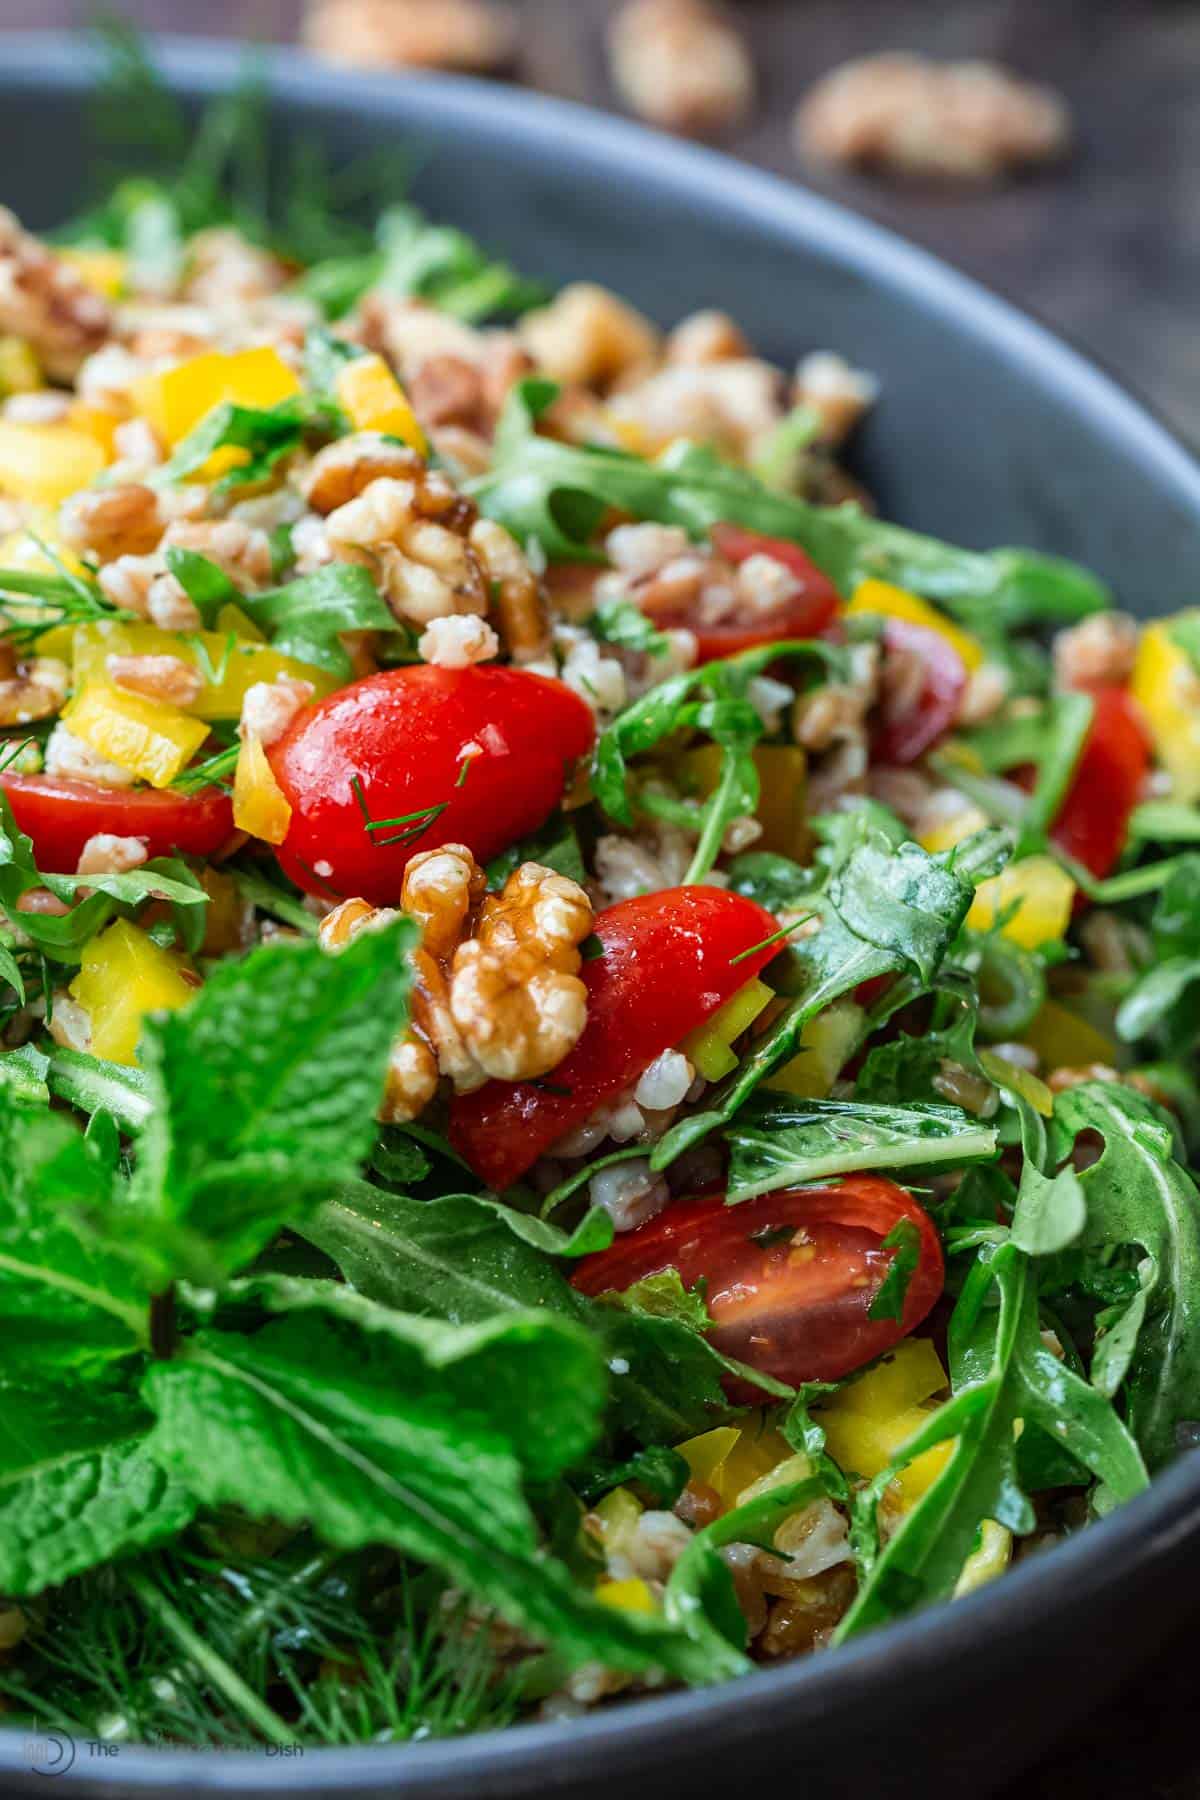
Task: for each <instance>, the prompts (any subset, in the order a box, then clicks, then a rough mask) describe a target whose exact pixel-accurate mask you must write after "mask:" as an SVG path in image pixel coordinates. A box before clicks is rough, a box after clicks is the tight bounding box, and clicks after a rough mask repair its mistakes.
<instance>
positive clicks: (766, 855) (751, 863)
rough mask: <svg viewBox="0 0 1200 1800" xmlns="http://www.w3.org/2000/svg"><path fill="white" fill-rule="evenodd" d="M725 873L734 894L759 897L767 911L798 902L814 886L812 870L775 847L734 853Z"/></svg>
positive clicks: (752, 898)
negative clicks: (738, 853) (776, 850)
mask: <svg viewBox="0 0 1200 1800" xmlns="http://www.w3.org/2000/svg"><path fill="white" fill-rule="evenodd" d="M725 873H726V874H727V876H728V877H729V886H730V888H731V889H732V890H733V892H734V893H735V894H744V895H745V896H746V898H747V900H757V901H758V904H759V905H760V906H765V907H766V909H767V911H768V912H773V913H778V912H782V911H783V909H784V908H785V907H790V906H794V905H796V904H797V903H798V902H799V901H800V900H801V899H802V897H803V896H804V895H805V894H806V893H808V891H809V890H810V889H811V887H812V879H813V878H812V872H811V870H809V869H804V868H801V866H800V864H799V863H798V862H793V861H792V859H791V857H790V856H780V855H778V854H777V853H776V852H775V851H773V850H746V851H743V853H742V855H741V856H735V857H734V859H733V861H732V862H731V863H730V864H729V866H728V868H727V869H726V871H725Z"/></svg>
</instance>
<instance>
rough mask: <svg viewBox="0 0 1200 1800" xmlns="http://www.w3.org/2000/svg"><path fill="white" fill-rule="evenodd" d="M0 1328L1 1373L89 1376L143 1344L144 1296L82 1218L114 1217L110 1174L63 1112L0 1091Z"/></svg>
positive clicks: (11, 1376) (124, 1264)
mask: <svg viewBox="0 0 1200 1800" xmlns="http://www.w3.org/2000/svg"><path fill="white" fill-rule="evenodd" d="M0 1168H3V1170H4V1180H3V1182H2V1183H0V1334H2V1335H3V1339H4V1346H5V1349H4V1378H5V1379H6V1380H8V1381H21V1380H38V1381H40V1380H43V1379H45V1378H46V1376H47V1375H48V1374H49V1373H50V1372H51V1371H55V1370H57V1371H60V1372H62V1373H65V1372H66V1371H68V1370H75V1371H77V1372H79V1373H81V1374H87V1373H90V1372H93V1371H95V1370H98V1369H102V1368H103V1367H104V1365H105V1364H106V1363H109V1362H111V1361H113V1360H114V1359H117V1358H120V1357H123V1356H128V1355H129V1354H130V1353H131V1352H133V1351H136V1350H138V1349H139V1348H141V1347H142V1346H143V1345H144V1344H145V1341H146V1329H147V1324H146V1306H147V1298H148V1296H147V1293H146V1290H145V1287H144V1285H143V1284H142V1283H140V1282H139V1280H138V1278H137V1275H136V1273H135V1271H134V1269H133V1267H132V1266H131V1264H130V1263H129V1262H128V1260H127V1259H126V1257H125V1255H124V1254H123V1253H122V1252H120V1251H118V1250H117V1249H115V1248H113V1247H112V1246H110V1245H107V1244H105V1243H104V1242H103V1241H102V1240H101V1239H94V1238H92V1237H91V1236H90V1235H89V1231H88V1228H87V1225H86V1223H85V1222H84V1220H83V1218H82V1215H83V1214H84V1213H94V1214H96V1215H97V1216H100V1217H105V1216H110V1215H111V1208H112V1173H111V1171H110V1170H109V1169H107V1168H106V1167H105V1166H104V1163H103V1161H102V1160H101V1159H100V1158H99V1157H97V1156H95V1155H94V1154H93V1152H92V1151H91V1149H90V1148H89V1147H88V1145H87V1144H86V1143H85V1142H84V1139H83V1136H82V1134H81V1133H80V1132H79V1130H78V1128H77V1127H76V1126H75V1125H73V1124H72V1123H71V1122H70V1121H69V1120H68V1119H66V1118H63V1117H62V1116H61V1115H60V1114H57V1113H51V1112H44V1111H41V1110H37V1111H34V1110H31V1109H30V1108H28V1107H26V1106H23V1105H21V1104H20V1103H19V1102H17V1101H15V1100H14V1099H13V1097H12V1094H11V1091H7V1090H4V1089H0Z"/></svg>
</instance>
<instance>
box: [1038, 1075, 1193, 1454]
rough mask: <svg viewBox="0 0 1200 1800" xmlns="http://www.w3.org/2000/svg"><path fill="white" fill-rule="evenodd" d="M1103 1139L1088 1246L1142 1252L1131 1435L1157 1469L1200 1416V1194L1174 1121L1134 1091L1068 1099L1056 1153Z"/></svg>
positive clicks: (1090, 1179) (1091, 1187) (1088, 1090)
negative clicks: (1132, 1247) (1177, 1153)
mask: <svg viewBox="0 0 1200 1800" xmlns="http://www.w3.org/2000/svg"><path fill="white" fill-rule="evenodd" d="M1082 1131H1088V1132H1098V1133H1099V1134H1100V1136H1101V1137H1102V1138H1103V1140H1104V1151H1103V1153H1102V1155H1101V1156H1100V1158H1099V1160H1098V1161H1097V1162H1095V1163H1093V1164H1092V1166H1091V1167H1090V1168H1088V1169H1085V1170H1084V1171H1083V1173H1082V1174H1081V1175H1080V1177H1079V1181H1080V1185H1081V1187H1082V1189H1083V1192H1084V1195H1085V1197H1086V1201H1087V1223H1086V1225H1085V1227H1084V1230H1083V1233H1082V1235H1081V1237H1080V1239H1079V1243H1080V1245H1081V1246H1082V1247H1084V1248H1088V1247H1095V1246H1102V1245H1114V1244H1137V1245H1140V1246H1141V1248H1142V1249H1143V1250H1144V1251H1145V1253H1146V1257H1147V1259H1148V1264H1149V1266H1148V1268H1147V1269H1146V1272H1145V1277H1144V1281H1143V1297H1144V1302H1145V1322H1144V1325H1143V1327H1142V1329H1141V1331H1140V1332H1139V1334H1138V1338H1137V1345H1136V1348H1135V1349H1134V1350H1133V1352H1132V1354H1131V1356H1130V1359H1129V1364H1128V1375H1127V1377H1126V1381H1125V1393H1126V1402H1127V1407H1128V1416H1129V1423H1130V1428H1131V1430H1132V1431H1133V1433H1134V1435H1135V1437H1136V1438H1137V1441H1138V1443H1139V1444H1140V1446H1141V1448H1142V1451H1143V1453H1144V1455H1145V1458H1146V1461H1147V1463H1148V1464H1149V1465H1150V1467H1151V1468H1152V1469H1158V1468H1160V1467H1161V1466H1162V1465H1163V1464H1164V1463H1165V1462H1167V1461H1168V1460H1169V1459H1170V1458H1171V1457H1172V1456H1173V1455H1174V1454H1175V1452H1176V1450H1177V1449H1178V1435H1177V1434H1178V1430H1179V1427H1180V1426H1181V1425H1182V1424H1183V1423H1184V1422H1185V1421H1187V1420H1192V1419H1196V1418H1200V1195H1198V1194H1197V1191H1196V1187H1195V1184H1194V1183H1193V1181H1192V1179H1191V1177H1190V1176H1189V1175H1188V1174H1187V1173H1186V1172H1185V1171H1184V1170H1183V1169H1182V1168H1181V1167H1180V1165H1179V1163H1178V1162H1176V1161H1175V1158H1174V1145H1173V1142H1172V1136H1171V1128H1170V1125H1169V1124H1168V1123H1167V1116H1166V1115H1165V1114H1164V1113H1162V1112H1161V1111H1160V1110H1159V1108H1158V1107H1156V1106H1154V1105H1153V1103H1152V1102H1151V1101H1149V1100H1147V1099H1145V1098H1144V1097H1143V1096H1142V1095H1141V1094H1139V1093H1137V1092H1136V1091H1135V1090H1134V1089H1132V1088H1127V1087H1118V1086H1116V1085H1114V1084H1111V1083H1105V1082H1087V1083H1085V1084H1083V1085H1082V1086H1080V1087H1076V1088H1069V1089H1067V1091H1066V1092H1065V1093H1062V1094H1060V1095H1059V1096H1058V1097H1057V1099H1056V1101H1055V1104H1054V1119H1053V1122H1052V1126H1051V1136H1052V1143H1053V1146H1054V1149H1055V1152H1056V1154H1058V1155H1060V1156H1061V1155H1065V1154H1066V1153H1067V1152H1068V1151H1069V1150H1070V1147H1071V1145H1072V1144H1073V1142H1074V1140H1075V1138H1076V1136H1077V1135H1078V1133H1080V1132H1082Z"/></svg>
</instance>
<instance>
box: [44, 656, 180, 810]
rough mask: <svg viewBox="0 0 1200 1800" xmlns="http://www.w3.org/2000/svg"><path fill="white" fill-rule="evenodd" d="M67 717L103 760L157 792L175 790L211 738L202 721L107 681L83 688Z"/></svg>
mask: <svg viewBox="0 0 1200 1800" xmlns="http://www.w3.org/2000/svg"><path fill="white" fill-rule="evenodd" d="M62 718H63V723H64V724H65V725H67V726H68V727H69V728H70V730H71V731H72V732H73V733H74V735H75V736H76V737H77V738H82V739H83V741H84V743H85V744H87V745H88V746H89V747H90V748H91V749H93V750H94V751H95V752H96V754H97V755H98V756H103V757H106V758H107V759H108V761H109V762H115V763H117V764H119V766H120V767H121V768H122V769H128V770H129V771H130V773H131V774H133V775H136V776H138V778H139V779H140V780H142V781H148V782H149V783H150V786H151V787H156V788H165V787H170V785H171V783H172V782H173V781H174V779H175V777H176V776H177V775H178V774H179V773H180V771H181V770H183V769H184V768H186V767H187V765H188V763H189V762H190V761H191V759H192V757H193V756H194V755H195V754H196V752H197V750H198V749H199V748H200V746H201V744H202V743H203V742H204V740H205V738H206V737H207V736H208V726H207V725H206V724H205V723H204V722H203V720H201V719H193V718H190V717H189V716H188V714H187V713H185V712H181V711H180V709H179V707H177V706H168V705H167V704H166V703H165V702H164V701H162V700H146V699H144V698H143V697H142V695H141V694H127V693H125V692H123V691H122V689H121V688H118V687H114V686H113V685H112V683H111V682H110V681H105V680H100V681H89V682H88V683H87V685H86V686H85V687H83V688H80V689H79V690H78V692H77V693H76V694H75V697H74V699H73V700H71V701H70V703H69V704H68V705H67V706H66V707H65V708H64V710H63V715H62Z"/></svg>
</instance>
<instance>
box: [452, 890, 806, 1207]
mask: <svg viewBox="0 0 1200 1800" xmlns="http://www.w3.org/2000/svg"><path fill="white" fill-rule="evenodd" d="M778 929H779V927H778V924H777V922H776V920H775V919H774V918H772V916H771V914H770V913H769V912H766V911H765V910H764V909H763V908H762V907H761V906H758V905H756V904H755V902H754V901H753V900H746V899H744V898H743V897H742V896H741V895H740V894H730V893H727V892H726V891H725V890H724V889H723V888H714V887H681V888H668V889H667V890H666V891H665V892H664V893H659V894H643V895H639V896H638V897H637V898H636V899H634V900H622V901H621V902H620V903H619V904H618V905H616V906H610V907H609V908H608V910H607V911H606V912H602V913H601V914H600V916H599V917H598V918H597V920H596V924H595V934H596V936H597V937H598V938H599V939H600V942H601V944H602V945H603V946H604V952H603V955H601V956H597V957H594V958H593V959H592V960H591V961H589V962H585V963H584V965H583V969H582V971H581V974H582V978H583V981H584V984H585V986H586V987H587V990H588V1020H587V1025H586V1026H585V1027H584V1032H583V1036H582V1037H581V1038H580V1040H579V1042H578V1043H577V1044H576V1046H575V1048H574V1050H572V1051H571V1053H570V1055H569V1056H567V1057H566V1058H565V1059H564V1060H563V1061H562V1062H561V1063H560V1064H559V1066H558V1067H557V1068H556V1069H555V1070H554V1071H553V1072H552V1073H551V1074H550V1075H549V1076H547V1077H546V1079H545V1081H543V1082H533V1081H489V1082H488V1083H487V1085H486V1086H485V1087H482V1088H480V1089H479V1090H478V1092H477V1093H474V1094H461V1095H459V1096H458V1098H457V1099H455V1100H454V1101H453V1103H452V1104H451V1107H450V1142H451V1143H452V1144H453V1146H454V1148H455V1149H456V1150H457V1151H458V1153H459V1155H460V1156H463V1157H465V1158H466V1160H467V1162H469V1163H470V1165H471V1167H472V1168H473V1169H474V1170H475V1171H476V1173H477V1174H478V1175H480V1176H482V1178H483V1179H484V1180H485V1181H486V1182H488V1183H489V1185H490V1186H491V1187H493V1188H497V1189H503V1188H506V1187H511V1186H512V1184H513V1182H514V1181H516V1180H517V1178H518V1177H519V1176H521V1175H523V1174H524V1172H525V1170H526V1169H528V1168H529V1167H530V1165H531V1164H532V1163H535V1162H536V1161H537V1159H538V1157H539V1156H541V1155H542V1153H543V1152H544V1151H546V1150H548V1149H549V1148H550V1146H551V1144H553V1143H555V1142H557V1140H558V1139H559V1138H560V1137H562V1136H564V1134H565V1133H566V1132H568V1131H572V1130H574V1128H575V1127H576V1126H577V1125H582V1124H583V1122H584V1120H585V1119H588V1118H590V1117H591V1115H592V1113H594V1112H595V1110H596V1108H597V1106H599V1104H600V1102H601V1101H602V1100H606V1099H608V1098H609V1097H610V1096H612V1095H613V1094H617V1093H619V1092H620V1091H621V1089H622V1088H625V1087H628V1086H629V1085H630V1084H631V1083H632V1082H635V1081H636V1080H637V1078H638V1077H639V1076H640V1075H641V1074H642V1073H643V1072H644V1071H645V1070H646V1069H647V1068H649V1066H650V1064H651V1063H652V1062H653V1061H654V1059H655V1057H656V1056H660V1055H661V1054H662V1052H663V1051H664V1050H669V1049H670V1048H671V1046H672V1045H673V1044H677V1043H678V1042H679V1040H680V1039H681V1038H684V1037H686V1036H687V1034H688V1032H689V1031H694V1030H695V1028H696V1026H697V1025H702V1024H703V1023H704V1021H705V1019H707V1018H708V1017H710V1015H711V1014H712V1013H714V1012H716V1010H717V1008H718V1007H719V1006H720V1005H721V1004H722V1003H723V1002H724V1001H726V1000H728V999H729V996H730V995H731V994H734V993H736V992H737V990H738V988H740V987H743V986H744V985H745V983H746V982H747V981H749V980H750V978H751V976H752V975H757V973H758V971H759V970H760V969H761V968H762V967H763V965H764V964H765V963H767V962H769V961H770V959H771V957H772V956H774V955H775V953H776V950H777V948H778V945H777V944H774V943H773V944H770V945H768V946H766V947H765V948H763V949H761V950H759V949H753V947H754V946H755V945H757V944H760V943H761V942H762V940H763V939H764V938H768V937H771V936H773V935H774V933H775V932H776V931H778ZM746 950H753V954H752V955H750V956H746V957H745V958H744V959H743V960H742V961H740V962H735V961H734V960H733V959H734V958H735V957H737V956H740V955H741V953H742V952H743V951H746Z"/></svg>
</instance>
